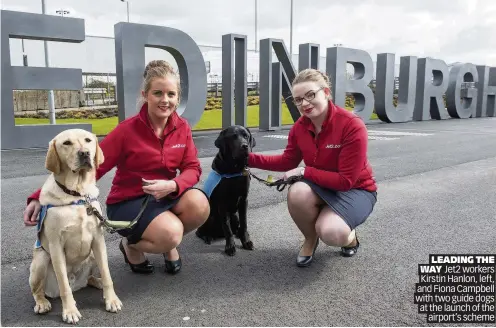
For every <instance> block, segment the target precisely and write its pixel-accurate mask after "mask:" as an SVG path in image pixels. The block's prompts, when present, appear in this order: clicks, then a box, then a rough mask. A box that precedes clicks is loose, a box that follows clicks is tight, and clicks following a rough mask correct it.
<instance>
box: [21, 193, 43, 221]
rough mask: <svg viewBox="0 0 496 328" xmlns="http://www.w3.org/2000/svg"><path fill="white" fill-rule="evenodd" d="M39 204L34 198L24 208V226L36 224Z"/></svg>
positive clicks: (39, 208)
mask: <svg viewBox="0 0 496 328" xmlns="http://www.w3.org/2000/svg"><path fill="white" fill-rule="evenodd" d="M40 210H41V205H40V202H39V201H38V200H36V199H33V200H32V201H30V202H29V204H28V206H26V209H25V210H24V224H25V225H26V226H35V225H37V224H38V214H40Z"/></svg>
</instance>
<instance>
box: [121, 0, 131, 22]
mask: <svg viewBox="0 0 496 328" xmlns="http://www.w3.org/2000/svg"><path fill="white" fill-rule="evenodd" d="M121 2H125V3H126V7H127V22H128V23H129V1H128V0H121Z"/></svg>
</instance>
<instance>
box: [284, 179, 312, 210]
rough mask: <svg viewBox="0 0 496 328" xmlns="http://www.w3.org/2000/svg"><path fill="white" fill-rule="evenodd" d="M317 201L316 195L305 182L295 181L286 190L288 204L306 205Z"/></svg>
mask: <svg viewBox="0 0 496 328" xmlns="http://www.w3.org/2000/svg"><path fill="white" fill-rule="evenodd" d="M318 202H319V198H318V196H317V195H316V194H315V192H314V191H313V190H312V188H311V187H310V186H309V185H308V184H306V183H305V182H296V183H294V184H293V185H292V186H291V187H290V188H289V190H288V205H289V206H298V207H307V206H313V205H316V204H317V203H318Z"/></svg>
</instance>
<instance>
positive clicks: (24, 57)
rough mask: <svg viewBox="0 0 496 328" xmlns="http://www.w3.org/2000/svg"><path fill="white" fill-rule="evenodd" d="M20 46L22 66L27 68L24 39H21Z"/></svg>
mask: <svg viewBox="0 0 496 328" xmlns="http://www.w3.org/2000/svg"><path fill="white" fill-rule="evenodd" d="M21 45H22V64H23V65H24V66H28V55H27V54H26V51H25V50H24V39H21Z"/></svg>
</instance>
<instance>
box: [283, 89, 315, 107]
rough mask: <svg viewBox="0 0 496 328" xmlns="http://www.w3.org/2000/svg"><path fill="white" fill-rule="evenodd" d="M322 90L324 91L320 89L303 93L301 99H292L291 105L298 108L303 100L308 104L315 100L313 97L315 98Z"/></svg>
mask: <svg viewBox="0 0 496 328" xmlns="http://www.w3.org/2000/svg"><path fill="white" fill-rule="evenodd" d="M322 89H324V87H321V88H319V89H317V90H310V91H308V92H307V93H305V95H304V96H303V98H302V97H296V98H293V103H294V104H295V105H296V106H300V105H301V104H302V103H303V99H305V100H306V101H308V102H310V101H312V100H314V99H315V96H316V94H317V92H319V91H320V90H322ZM290 97H291V96H290ZM290 97H288V98H290Z"/></svg>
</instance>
